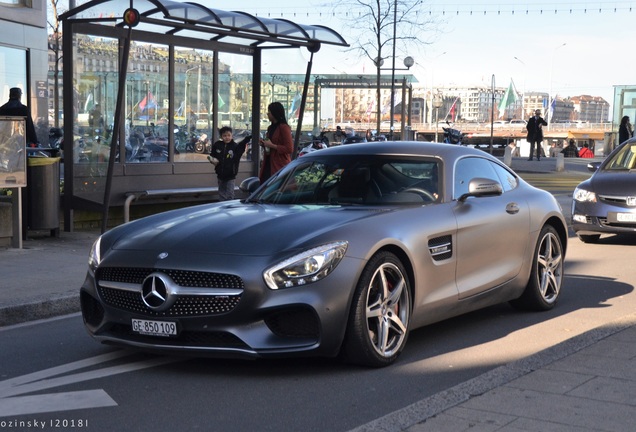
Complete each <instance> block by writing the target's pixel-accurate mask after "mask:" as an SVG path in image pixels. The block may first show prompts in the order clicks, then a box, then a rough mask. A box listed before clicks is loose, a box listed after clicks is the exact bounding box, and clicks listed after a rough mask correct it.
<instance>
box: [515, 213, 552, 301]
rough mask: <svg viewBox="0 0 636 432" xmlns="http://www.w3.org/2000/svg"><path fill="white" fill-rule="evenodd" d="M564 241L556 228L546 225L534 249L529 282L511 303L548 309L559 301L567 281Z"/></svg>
mask: <svg viewBox="0 0 636 432" xmlns="http://www.w3.org/2000/svg"><path fill="white" fill-rule="evenodd" d="M563 259H564V255H563V244H562V243H561V238H560V237H559V235H558V234H557V232H556V230H555V229H554V228H553V227H552V226H550V225H546V226H544V227H543V229H542V230H541V234H540V235H539V240H537V245H536V247H535V250H534V258H533V259H532V270H531V272H530V279H529V280H528V285H527V286H526V289H525V290H524V292H523V294H522V295H521V297H519V298H518V299H515V300H512V301H511V302H510V304H511V305H512V306H514V307H515V308H517V309H522V310H534V311H545V310H550V309H552V308H553V307H554V305H555V304H556V302H557V300H558V298H559V294H560V293H561V286H562V284H563Z"/></svg>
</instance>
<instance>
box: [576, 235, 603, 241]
mask: <svg viewBox="0 0 636 432" xmlns="http://www.w3.org/2000/svg"><path fill="white" fill-rule="evenodd" d="M577 236H578V237H579V239H581V241H582V242H583V243H597V242H598V239H599V238H601V235H600V234H588V235H584V234H577Z"/></svg>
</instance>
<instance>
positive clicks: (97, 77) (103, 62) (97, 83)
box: [73, 34, 119, 200]
mask: <svg viewBox="0 0 636 432" xmlns="http://www.w3.org/2000/svg"><path fill="white" fill-rule="evenodd" d="M74 39H75V43H74V44H73V58H74V59H75V61H74V62H73V84H74V88H73V111H74V112H73V119H74V121H73V128H74V130H73V132H74V140H73V164H74V168H73V170H74V176H75V180H74V182H73V193H74V194H75V195H77V196H80V197H83V198H87V199H91V200H96V199H100V198H101V197H102V196H103V194H104V187H105V184H106V175H107V171H108V159H109V158H110V143H111V137H112V132H113V119H114V114H115V105H116V99H117V80H118V79H119V73H118V72H117V63H118V62H117V58H118V41H117V39H112V38H104V37H94V36H88V35H81V34H78V35H74Z"/></svg>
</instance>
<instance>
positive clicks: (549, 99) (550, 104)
mask: <svg viewBox="0 0 636 432" xmlns="http://www.w3.org/2000/svg"><path fill="white" fill-rule="evenodd" d="M565 45H566V43H565V42H563V43H562V44H561V45H559V46H558V47H556V48H554V50H553V51H552V60H551V61H550V93H548V111H549V110H551V109H552V102H553V100H554V98H553V97H552V72H553V69H554V56H555V55H556V51H557V50H558V49H559V48H563V47H564V46H565ZM555 107H556V104H555ZM552 116H554V112H553V113H552ZM552 116H550V120H549V121H548V130H550V125H551V124H552Z"/></svg>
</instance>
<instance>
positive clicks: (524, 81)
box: [515, 57, 526, 120]
mask: <svg viewBox="0 0 636 432" xmlns="http://www.w3.org/2000/svg"><path fill="white" fill-rule="evenodd" d="M515 60H517V61H518V62H519V63H521V64H522V65H523V86H522V89H521V93H522V95H521V118H522V119H524V120H525V118H526V112H525V111H524V102H525V101H524V99H525V98H526V64H525V63H524V62H523V60H521V59H520V58H519V57H515Z"/></svg>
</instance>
